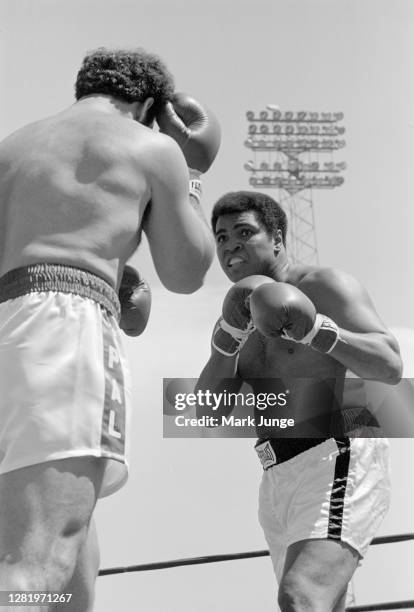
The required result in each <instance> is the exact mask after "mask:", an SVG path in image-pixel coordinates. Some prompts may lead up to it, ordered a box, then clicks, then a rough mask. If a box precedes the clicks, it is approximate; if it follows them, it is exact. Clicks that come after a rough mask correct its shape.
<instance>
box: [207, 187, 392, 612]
mask: <svg viewBox="0 0 414 612" xmlns="http://www.w3.org/2000/svg"><path fill="white" fill-rule="evenodd" d="M212 225H213V231H214V234H215V237H216V249H217V255H218V258H219V261H220V264H221V266H222V268H223V270H224V272H225V274H226V275H227V276H228V278H229V279H230V280H231V281H232V282H233V283H235V284H234V285H233V287H232V288H231V289H230V290H229V292H228V293H227V295H226V298H225V300H224V303H223V313H222V317H220V319H219V321H218V322H217V325H216V327H215V329H214V332H213V337H212V352H211V356H210V359H209V361H208V363H207V364H206V366H205V368H204V370H203V372H202V374H201V376H200V379H199V382H198V389H202V390H207V389H210V390H213V391H215V392H219V391H220V390H223V389H224V388H226V389H227V390H229V388H231V391H233V392H237V391H238V390H239V389H240V388H241V386H242V384H243V383H244V382H246V381H247V382H248V383H249V384H250V385H251V387H252V388H253V391H254V392H257V391H258V390H259V389H260V391H263V387H262V385H261V381H260V379H266V381H265V386H267V390H269V387H268V385H269V384H270V385H271V382H272V380H273V381H274V382H275V384H277V382H278V381H279V380H281V379H283V380H284V381H286V380H288V387H289V389H290V393H291V397H292V398H295V397H296V398H299V400H298V401H297V402H296V403H297V404H298V405H297V406H296V407H295V408H298V409H300V405H299V404H300V403H301V402H302V401H305V403H306V398H308V397H309V396H312V395H314V391H315V389H316V392H317V397H319V387H320V386H321V385H323V384H325V383H326V386H327V387H328V388H329V385H330V384H331V382H332V381H334V383H335V384H334V387H338V386H339V387H341V384H343V382H344V377H345V373H346V370H347V368H349V369H350V370H351V371H352V372H353V373H355V374H356V375H357V376H359V377H364V378H370V379H374V380H380V381H383V382H387V383H389V384H395V383H396V382H398V380H399V377H400V375H401V360H400V357H399V350H398V345H397V342H396V341H395V339H394V338H393V336H392V335H391V334H390V332H389V331H388V330H387V329H386V327H385V326H384V324H383V323H382V322H381V320H380V319H379V317H378V315H377V313H376V311H375V309H374V307H373V305H372V302H371V300H370V298H369V297H368V295H367V292H366V291H365V289H364V288H363V287H362V286H361V285H360V284H359V283H358V282H357V281H356V280H355V279H354V278H352V277H351V276H349V275H348V274H345V273H343V272H340V271H338V270H333V269H331V268H323V267H318V266H314V265H305V264H297V265H293V264H291V263H290V262H289V260H288V257H287V255H286V241H285V238H286V215H285V213H284V212H283V210H282V209H281V207H280V206H279V205H278V204H277V203H276V202H275V201H274V200H272V199H271V198H270V197H268V196H267V195H264V194H261V193H255V192H245V191H241V192H235V193H229V194H227V195H225V196H223V197H222V198H221V199H220V200H219V201H218V202H217V203H216V205H215V207H214V209H213V216H212ZM269 379H270V380H269ZM329 381H331V382H329ZM284 388H286V387H284ZM334 395H335V393H333V395H332V396H333V397H334ZM289 401H291V400H289ZM334 405H335V402H332V404H330V403H329V402H328V406H329V407H328V408H327V409H331V407H332V406H334ZM224 410H226V411H227V410H228V411H229V412H230V411H231V408H230V409H228V408H227V407H226V408H225V409H224ZM199 413H200V411H199ZM216 416H217V415H216ZM368 424H369V423H368V422H367V425H368ZM357 427H360V429H359V430H358V433H359V434H360V435H361V434H362V435H364V432H363V431H361V425H358V426H357ZM362 429H363V428H362ZM352 430H353V426H352V423H350V424H349V427H348V429H347V433H351V431H352ZM374 431H375V429H372V428H371V429H367V430H366V431H365V435H370V434H369V432H374ZM256 450H257V452H258V455H259V457H260V458H261V460H262V463H263V467H264V473H263V480H262V484H261V488H260V496H259V519H260V523H261V525H262V527H263V529H264V533H265V536H266V539H267V542H268V544H269V549H270V553H271V557H272V561H273V565H274V569H275V573H276V576H277V579H278V582H279V595H278V600H279V605H280V607H281V609H282V611H283V612H291V611H293V610H294V611H305V610H317V611H320V612H328V611H330V610H342V609H343V607H344V600H345V593H346V588H347V584H348V582H349V580H350V579H351V577H352V575H353V573H354V571H355V569H356V567H357V565H358V562H359V560H360V559H361V557H363V555H364V553H365V552H366V550H367V548H368V546H369V543H370V541H371V539H372V537H373V535H374V533H375V531H376V530H377V528H378V525H379V524H380V522H381V520H382V518H383V517H384V515H385V513H386V510H387V507H388V497H389V486H388V469H387V459H386V455H387V442H386V440H384V439H383V438H380V437H360V438H356V437H350V436H349V437H348V436H344V435H342V436H341V437H339V438H335V437H331V436H327V437H320V436H317V437H316V438H309V437H308V436H306V434H305V437H303V438H294V439H289V438H278V437H272V436H270V437H268V438H267V439H259V440H258V443H257V445H256ZM333 482H335V485H334V486H333Z"/></svg>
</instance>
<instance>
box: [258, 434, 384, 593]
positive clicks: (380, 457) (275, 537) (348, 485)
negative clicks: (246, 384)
mask: <svg viewBox="0 0 414 612" xmlns="http://www.w3.org/2000/svg"><path fill="white" fill-rule="evenodd" d="M303 442H306V439H304V440H303ZM260 446H261V447H262V448H261V449H260V452H262V453H263V457H264V458H265V460H266V461H267V462H268V465H270V460H271V451H272V449H271V448H267V447H265V446H263V445H260ZM388 446H389V445H388V440H387V439H386V438H380V437H378V438H377V437H374V438H340V439H339V438H329V439H327V440H325V441H323V442H320V443H318V444H317V445H315V446H313V447H312V448H309V449H308V450H305V451H304V452H301V453H299V454H297V455H296V456H294V457H293V458H291V459H289V460H287V461H282V462H281V463H280V464H276V465H273V466H272V467H269V468H268V469H266V467H265V471H264V472H263V479H262V482H261V485H260V492H259V521H260V524H261V526H262V528H263V531H264V535H265V538H266V540H267V543H268V545H269V551H270V555H271V558H272V562H273V567H274V571H275V574H276V578H277V580H278V582H280V579H281V576H282V573H283V567H284V564H285V556H286V551H287V548H288V547H289V546H290V545H291V544H293V543H294V542H299V541H301V540H311V539H328V540H334V541H341V542H346V543H347V544H349V546H351V547H352V548H353V549H355V550H356V551H357V552H358V553H359V555H360V556H361V557H364V556H365V554H366V552H367V549H368V547H369V545H370V543H371V540H372V539H373V538H374V536H375V534H376V532H377V530H378V527H379V526H380V524H381V522H382V520H383V519H384V517H385V515H386V513H387V510H388V507H389V503H390V480H389V463H388ZM256 450H257V449H256ZM258 452H259V451H258ZM259 456H260V454H259ZM262 463H263V461H262Z"/></svg>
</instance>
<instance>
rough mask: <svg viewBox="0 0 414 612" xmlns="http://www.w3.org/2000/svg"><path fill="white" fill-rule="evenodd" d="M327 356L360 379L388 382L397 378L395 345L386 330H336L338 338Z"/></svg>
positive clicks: (397, 380) (397, 360)
mask: <svg viewBox="0 0 414 612" xmlns="http://www.w3.org/2000/svg"><path fill="white" fill-rule="evenodd" d="M330 355H331V357H333V358H334V359H336V360H337V361H339V362H340V363H342V364H343V365H344V366H346V367H347V368H348V369H350V370H351V371H352V372H354V373H355V374H357V376H360V377H361V378H367V379H370V380H378V381H380V382H384V383H388V384H391V385H393V384H397V383H398V382H399V381H400V379H401V372H402V362H401V357H400V354H399V349H398V344H397V342H396V341H395V339H394V338H393V337H392V336H391V335H388V334H386V333H380V332H378V333H377V332H371V333H365V334H363V333H355V332H350V331H348V330H345V329H340V330H339V340H338V342H337V344H336V345H335V348H334V349H333V350H332V351H331V352H330Z"/></svg>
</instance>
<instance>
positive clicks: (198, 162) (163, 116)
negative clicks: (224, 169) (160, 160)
mask: <svg viewBox="0 0 414 612" xmlns="http://www.w3.org/2000/svg"><path fill="white" fill-rule="evenodd" d="M157 123H158V126H159V128H160V132H163V133H164V134H168V136H171V138H173V139H174V140H175V141H176V142H177V143H178V145H179V146H180V148H181V150H182V152H183V154H184V157H185V159H186V162H187V166H188V167H189V168H193V169H194V170H198V171H199V172H206V171H207V170H208V169H209V168H210V166H211V164H212V163H213V161H214V159H215V157H216V155H217V151H218V150H219V147H220V126H219V123H218V121H217V119H216V117H215V116H214V114H213V113H212V112H211V111H210V110H208V109H207V108H205V107H203V106H202V105H201V104H200V102H197V100H195V99H194V98H192V97H191V96H188V95H187V94H184V93H176V94H174V98H173V100H172V101H171V102H167V103H166V104H165V105H164V106H163V108H162V109H161V111H160V112H159V113H158V115H157Z"/></svg>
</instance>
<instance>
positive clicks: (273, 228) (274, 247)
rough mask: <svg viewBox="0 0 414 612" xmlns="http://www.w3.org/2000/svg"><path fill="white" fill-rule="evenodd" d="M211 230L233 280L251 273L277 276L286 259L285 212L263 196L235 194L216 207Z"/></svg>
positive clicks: (227, 196) (223, 197)
mask: <svg viewBox="0 0 414 612" xmlns="http://www.w3.org/2000/svg"><path fill="white" fill-rule="evenodd" d="M212 227H213V232H214V234H215V237H216V245H217V256H218V258H219V261H220V264H221V266H222V268H223V270H224V272H225V273H226V274H227V276H228V277H229V278H230V279H231V280H233V281H235V282H236V281H238V280H240V279H241V278H244V277H245V276H249V275H252V274H267V275H269V276H272V277H275V274H274V273H275V269H276V268H277V267H278V266H280V265H281V264H282V263H283V262H282V260H283V259H284V258H286V252H285V244H286V230H287V219H286V214H285V212H284V210H283V209H282V208H281V206H279V204H278V203H277V202H275V200H273V199H272V198H271V197H269V196H268V195H266V194H264V193H258V192H254V191H236V192H231V193H227V194H225V195H224V196H222V197H221V198H220V199H219V200H218V202H216V204H215V205H214V208H213V213H212Z"/></svg>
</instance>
